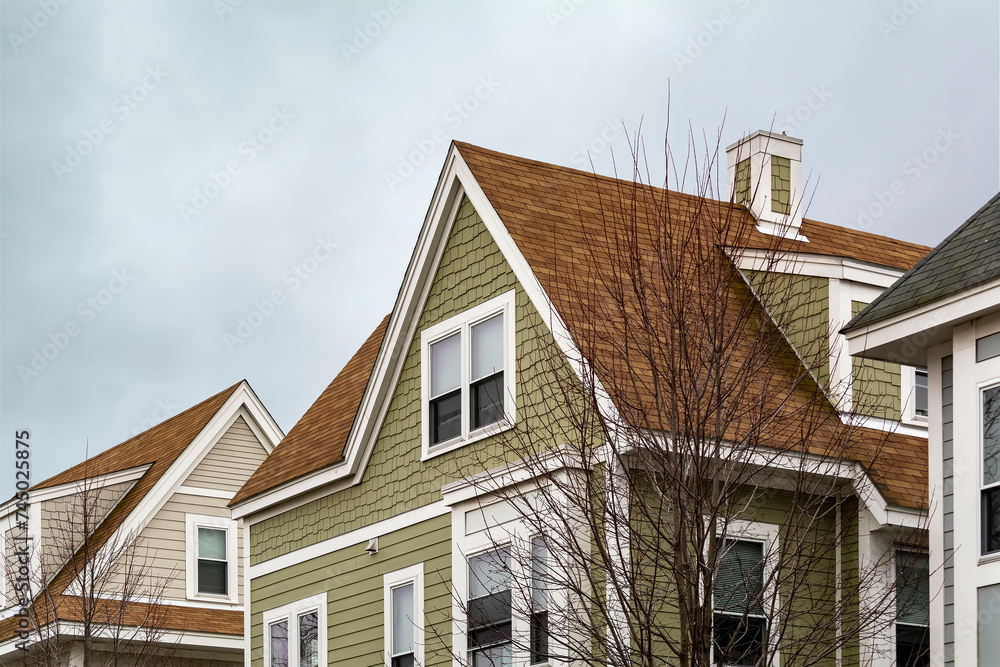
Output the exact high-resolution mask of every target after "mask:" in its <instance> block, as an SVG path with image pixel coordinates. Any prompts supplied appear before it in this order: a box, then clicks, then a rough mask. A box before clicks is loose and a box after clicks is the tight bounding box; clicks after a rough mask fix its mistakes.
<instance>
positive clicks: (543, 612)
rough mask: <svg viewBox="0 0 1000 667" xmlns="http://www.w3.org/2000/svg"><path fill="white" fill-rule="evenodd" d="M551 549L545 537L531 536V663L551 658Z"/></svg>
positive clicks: (535, 663)
mask: <svg viewBox="0 0 1000 667" xmlns="http://www.w3.org/2000/svg"><path fill="white" fill-rule="evenodd" d="M551 582H552V575H551V574H550V572H549V549H548V546H547V545H546V544H545V538H544V537H543V536H541V535H536V536H535V537H533V538H531V638H530V640H531V664H532V665H537V664H539V663H542V662H546V661H548V659H549V611H548V609H549V588H550V586H551Z"/></svg>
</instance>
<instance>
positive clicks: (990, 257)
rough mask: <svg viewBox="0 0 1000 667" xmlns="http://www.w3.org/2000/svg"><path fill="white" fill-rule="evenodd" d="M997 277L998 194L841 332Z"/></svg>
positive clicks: (999, 242)
mask: <svg viewBox="0 0 1000 667" xmlns="http://www.w3.org/2000/svg"><path fill="white" fill-rule="evenodd" d="M997 278H1000V193H997V194H996V195H994V197H993V198H992V199H990V201H988V202H987V203H986V205H984V206H983V207H982V208H980V209H979V210H978V211H976V213H975V214H973V216H972V217H971V218H969V219H968V220H966V221H965V223H963V224H962V226H961V227H959V228H958V229H956V230H955V231H954V232H952V233H951V234H950V235H949V236H948V238H946V239H945V240H944V241H942V242H941V243H939V244H938V245H937V247H935V248H934V249H933V250H931V251H930V252H929V253H927V255H926V256H925V257H924V258H923V259H921V260H920V262H918V263H917V264H916V266H914V267H913V268H911V269H910V270H909V271H907V272H906V273H905V274H903V276H902V277H900V278H899V280H897V281H896V282H895V283H893V284H892V286H891V287H889V289H887V290H886V291H884V292H883V293H882V294H880V295H879V296H878V298H876V299H875V300H874V301H872V302H871V303H870V304H869V305H868V307H867V308H865V309H864V310H863V311H861V312H860V313H858V315H857V316H856V317H855V318H854V319H852V320H851V321H850V322H848V323H847V326H845V327H844V329H843V330H844V331H849V330H851V329H856V328H858V327H862V326H865V325H868V324H872V323H873V322H878V321H880V320H884V319H886V318H889V317H892V316H893V315H897V314H899V313H902V312H905V311H907V310H912V309H914V308H918V307H920V306H923V305H925V304H928V303H931V302H933V301H938V300H939V299H944V298H946V297H949V296H952V295H953V294H957V293H958V292H961V291H963V290H966V289H968V288H970V287H974V286H976V285H982V284H984V283H988V282H990V281H993V280H996V279H997Z"/></svg>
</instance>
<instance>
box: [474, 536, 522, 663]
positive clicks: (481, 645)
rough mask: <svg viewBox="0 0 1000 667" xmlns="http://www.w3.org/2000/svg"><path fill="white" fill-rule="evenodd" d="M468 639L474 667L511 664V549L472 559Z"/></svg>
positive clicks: (487, 553) (490, 552)
mask: <svg viewBox="0 0 1000 667" xmlns="http://www.w3.org/2000/svg"><path fill="white" fill-rule="evenodd" d="M468 601H469V602H468V622H469V625H468V637H469V647H468V650H469V665H470V667H506V666H507V665H510V664H511V660H512V651H511V629H512V621H513V618H512V613H511V590H510V549H509V547H501V548H499V549H495V550H493V551H487V552H486V553H482V554H479V555H476V556H472V557H471V558H469V597H468Z"/></svg>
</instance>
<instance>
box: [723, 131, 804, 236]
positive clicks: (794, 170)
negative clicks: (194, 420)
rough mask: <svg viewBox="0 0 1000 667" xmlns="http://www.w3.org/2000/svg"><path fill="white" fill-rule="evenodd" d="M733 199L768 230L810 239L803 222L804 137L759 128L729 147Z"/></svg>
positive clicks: (758, 224)
mask: <svg viewBox="0 0 1000 667" xmlns="http://www.w3.org/2000/svg"><path fill="white" fill-rule="evenodd" d="M726 161H727V176H728V178H727V181H728V183H729V191H730V193H733V197H732V199H733V202H734V203H736V204H743V205H745V206H746V207H747V208H749V209H750V212H751V213H752V214H753V216H754V219H756V220H757V229H758V230H759V231H761V232H763V233H765V234H773V235H776V236H784V237H786V238H794V239H797V240H799V241H808V239H807V238H805V237H804V236H802V235H801V233H800V229H801V226H802V140H801V139H794V138H792V137H789V136H786V135H784V134H775V133H774V132H765V131H764V130H758V131H757V132H754V133H753V134H751V135H750V136H748V137H745V138H743V139H740V140H739V141H737V142H736V143H734V144H731V145H730V146H728V147H727V148H726Z"/></svg>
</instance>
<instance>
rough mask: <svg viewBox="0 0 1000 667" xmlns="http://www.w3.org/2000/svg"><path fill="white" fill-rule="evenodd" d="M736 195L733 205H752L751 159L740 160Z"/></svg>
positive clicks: (737, 170)
mask: <svg viewBox="0 0 1000 667" xmlns="http://www.w3.org/2000/svg"><path fill="white" fill-rule="evenodd" d="M735 191H736V194H735V195H734V197H733V203H736V204H744V203H747V204H749V203H750V158H746V159H745V160H740V161H739V162H738V163H737V164H736V188H735Z"/></svg>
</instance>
